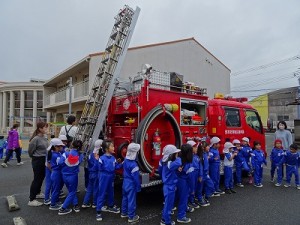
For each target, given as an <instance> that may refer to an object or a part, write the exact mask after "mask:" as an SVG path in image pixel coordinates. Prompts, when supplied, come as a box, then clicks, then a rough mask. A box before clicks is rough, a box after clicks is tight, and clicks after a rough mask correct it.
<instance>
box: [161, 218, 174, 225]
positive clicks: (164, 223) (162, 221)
mask: <svg viewBox="0 0 300 225" xmlns="http://www.w3.org/2000/svg"><path fill="white" fill-rule="evenodd" d="M160 225H166V222H165V221H164V219H161V220H160ZM171 225H175V221H171Z"/></svg>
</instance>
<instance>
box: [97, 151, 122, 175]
mask: <svg viewBox="0 0 300 225" xmlns="http://www.w3.org/2000/svg"><path fill="white" fill-rule="evenodd" d="M98 166H99V171H100V174H101V173H103V172H104V173H108V174H115V170H118V169H120V168H122V166H123V164H122V163H118V162H117V160H116V158H115V157H114V156H113V155H108V154H104V155H102V156H101V157H100V158H99V163H98Z"/></svg>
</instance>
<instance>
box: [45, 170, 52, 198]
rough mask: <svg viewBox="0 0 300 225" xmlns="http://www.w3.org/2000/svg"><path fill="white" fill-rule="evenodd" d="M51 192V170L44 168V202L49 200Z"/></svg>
mask: <svg viewBox="0 0 300 225" xmlns="http://www.w3.org/2000/svg"><path fill="white" fill-rule="evenodd" d="M51 192H52V181H51V170H49V169H48V167H46V183H45V200H49V199H50V195H51Z"/></svg>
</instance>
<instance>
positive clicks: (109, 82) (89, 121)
mask: <svg viewBox="0 0 300 225" xmlns="http://www.w3.org/2000/svg"><path fill="white" fill-rule="evenodd" d="M139 13H140V8H139V7H136V9H135V10H133V9H131V8H130V7H128V6H127V5H125V6H124V8H123V9H121V10H120V11H119V13H118V14H117V15H116V16H115V23H114V26H113V29H112V31H111V35H110V37H109V40H108V43H107V45H106V49H105V52H104V53H103V56H102V60H101V64H100V67H99V70H98V73H97V75H96V78H95V81H94V84H93V87H92V89H91V92H90V94H89V97H88V99H87V101H86V104H85V106H84V109H83V112H82V115H81V118H80V120H79V122H78V132H77V134H76V136H75V140H81V141H82V142H83V150H84V151H86V150H88V149H87V148H88V146H89V148H91V147H93V145H94V142H95V141H96V140H97V139H98V137H99V135H100V132H101V131H102V128H103V124H104V122H105V119H106V114H107V110H108V106H109V103H110V101H111V99H112V96H113V93H114V90H115V86H116V84H115V80H116V78H118V77H119V75H120V72H121V68H122V65H123V62H124V59H125V55H126V53H127V49H128V45H129V42H130V39H131V37H132V34H133V30H134V28H135V25H136V22H137V19H138V16H139ZM90 138H92V140H90Z"/></svg>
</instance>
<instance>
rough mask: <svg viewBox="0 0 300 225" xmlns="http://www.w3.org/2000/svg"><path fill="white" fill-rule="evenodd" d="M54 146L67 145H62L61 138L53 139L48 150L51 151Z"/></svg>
mask: <svg viewBox="0 0 300 225" xmlns="http://www.w3.org/2000/svg"><path fill="white" fill-rule="evenodd" d="M53 146H65V144H64V143H62V141H61V140H60V139H59V138H53V139H51V141H50V145H49V147H48V148H47V150H48V151H49V150H51V148H52V147H53Z"/></svg>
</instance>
